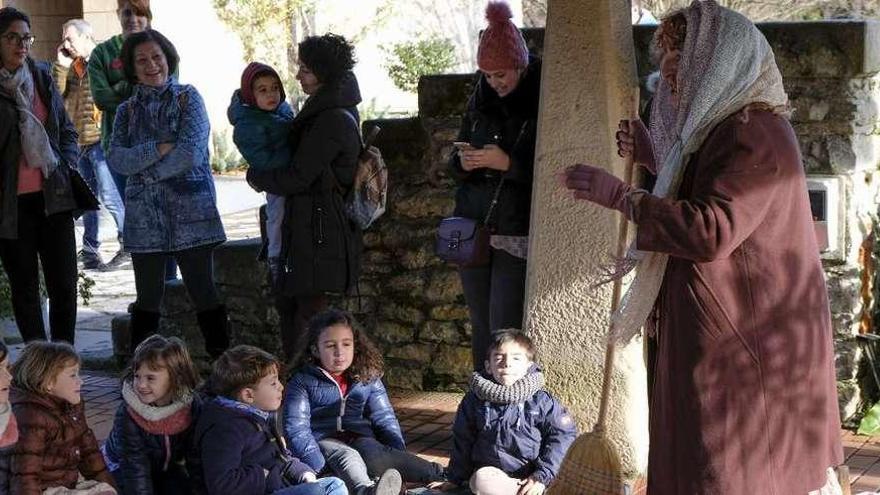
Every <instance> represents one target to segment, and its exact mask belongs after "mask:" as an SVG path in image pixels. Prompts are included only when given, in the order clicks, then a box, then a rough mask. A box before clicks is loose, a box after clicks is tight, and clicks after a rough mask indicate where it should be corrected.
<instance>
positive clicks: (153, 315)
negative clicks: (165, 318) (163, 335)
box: [129, 306, 159, 354]
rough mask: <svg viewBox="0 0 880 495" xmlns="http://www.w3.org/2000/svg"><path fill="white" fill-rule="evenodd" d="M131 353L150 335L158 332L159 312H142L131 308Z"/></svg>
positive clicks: (135, 307)
mask: <svg viewBox="0 0 880 495" xmlns="http://www.w3.org/2000/svg"><path fill="white" fill-rule="evenodd" d="M130 330H131V347H130V348H129V349H131V353H132V354H134V350H135V349H137V346H138V344H140V343H141V342H143V341H144V340H146V339H147V337H149V336H150V335H153V334H154V333H157V332H158V331H159V312H158V311H144V310H142V309H138V308H137V306H133V307H132V308H131V324H130Z"/></svg>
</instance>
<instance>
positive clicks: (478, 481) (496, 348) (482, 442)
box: [432, 329, 577, 495]
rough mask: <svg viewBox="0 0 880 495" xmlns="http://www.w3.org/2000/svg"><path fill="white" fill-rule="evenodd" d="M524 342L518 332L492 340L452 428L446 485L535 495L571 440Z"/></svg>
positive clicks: (564, 416) (497, 494)
mask: <svg viewBox="0 0 880 495" xmlns="http://www.w3.org/2000/svg"><path fill="white" fill-rule="evenodd" d="M534 359H535V348H534V345H533V344H532V341H531V339H529V338H528V337H527V336H525V335H524V334H523V333H521V332H520V331H519V330H514V329H507V330H498V331H496V332H495V333H494V334H493V340H492V342H491V344H490V345H489V353H488V356H487V358H486V363H485V369H486V374H485V375H484V374H482V373H474V374H473V377H472V378H471V386H470V388H471V389H470V391H469V392H468V393H467V394H466V395H465V396H464V399H462V401H461V404H460V405H459V406H458V413H456V415H455V424H454V425H453V427H452V455H451V457H450V459H449V472H448V476H449V481H447V482H445V483H435V484H433V485H432V488H439V489H440V490H441V491H449V490H453V489H455V488H457V487H459V486H468V485H469V487H470V489H471V491H472V492H474V493H476V494H478V495H508V494H510V495H513V494H516V495H540V494H542V493H544V489H545V488H546V487H547V486H548V485H549V484H550V483H551V482H552V481H553V479H554V478H555V477H556V474H557V473H558V472H559V466H560V465H561V464H562V459H563V458H564V457H565V453H566V452H567V451H568V448H569V447H570V446H571V444H572V442H574V439H575V437H576V436H577V428H576V427H575V424H574V421H573V420H572V417H571V416H570V415H569V414H568V411H566V410H565V407H563V406H562V404H560V403H559V401H558V400H556V398H554V397H553V396H552V395H550V393H549V392H547V391H546V390H544V389H543V388H544V375H543V374H542V373H541V371H540V370H539V369H538V367H537V366H536V365H535V362H534Z"/></svg>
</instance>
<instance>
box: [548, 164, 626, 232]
mask: <svg viewBox="0 0 880 495" xmlns="http://www.w3.org/2000/svg"><path fill="white" fill-rule="evenodd" d="M562 179H563V184H564V185H565V187H566V188H568V189H569V190H571V191H572V192H573V193H574V197H575V199H586V200H587V201H592V202H593V203H596V204H598V205H601V206H604V207H605V208H611V209H613V210H617V211H619V212H621V213H623V214H624V215H626V217H627V218H628V219H630V220H632V218H630V217H631V215H632V212H631V208H630V207H629V201H628V199H627V195H628V194H629V193H630V192H631V191H634V190H635V188H634V187H632V186H630V185H629V184H627V183H625V182H623V181H622V180H620V179H618V178H617V177H615V176H614V175H612V174H610V173H608V172H606V171H605V170H604V169H601V168H599V167H594V166H592V165H583V164H578V165H574V166H571V167H568V168H567V169H565V172H563V176H562Z"/></svg>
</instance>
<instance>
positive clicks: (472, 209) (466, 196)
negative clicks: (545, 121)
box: [449, 57, 541, 236]
mask: <svg viewBox="0 0 880 495" xmlns="http://www.w3.org/2000/svg"><path fill="white" fill-rule="evenodd" d="M540 92H541V60H540V59H539V58H535V57H532V58H530V61H529V66H528V67H527V68H526V69H525V72H524V73H523V75H522V78H521V79H520V82H519V84H518V85H517V87H516V88H515V89H514V90H513V92H511V93H510V94H508V95H507V96H505V97H503V98H502V97H500V96H499V95H498V93H497V92H496V91H495V90H494V89H492V87H491V86H489V83H488V82H487V81H486V77H485V76H482V75H481V76H480V79H479V81H478V83H477V85H476V87H475V88H474V92H473V94H472V95H471V97H470V100H468V104H467V110H466V112H465V114H464V115H463V116H462V119H461V130H460V131H459V133H458V137H457V138H456V141H461V142H466V143H471V144H472V145H474V146H475V147H477V148H482V147H483V146H486V145H489V144H494V145H497V146H498V147H500V148H501V149H502V150H503V151H504V152H505V153H507V155H508V156H509V157H510V168H509V169H508V170H507V171H506V172H501V171H498V170H492V169H488V168H479V169H476V170H472V171H470V172H468V171H465V170H464V169H463V168H462V167H461V160H460V158H459V156H458V152H457V151H455V152H453V154H452V156H451V157H450V160H449V171H450V173H451V175H452V177H453V178H454V179H455V180H456V182H457V183H458V189H457V190H456V193H455V215H456V216H460V217H465V218H471V219H475V220H479V221H481V222H482V221H483V220H484V219H485V217H486V213H487V212H488V211H489V205H490V204H491V203H492V198H493V196H494V195H495V190H496V189H497V188H498V183H499V181H500V180H501V178H502V177H503V178H504V184H503V186H502V189H501V192H500V194H499V197H498V204H497V206H496V207H495V210H494V211H493V212H492V218H491V219H490V221H489V225H490V226H492V227H493V229H494V233H496V234H499V235H520V236H524V235H528V233H529V215H530V213H531V205H532V177H533V169H534V162H535V141H536V140H537V126H538V101H539V97H540Z"/></svg>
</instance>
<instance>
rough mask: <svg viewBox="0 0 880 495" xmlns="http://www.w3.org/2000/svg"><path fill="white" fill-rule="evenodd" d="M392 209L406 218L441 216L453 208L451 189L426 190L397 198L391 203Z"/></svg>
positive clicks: (449, 212) (450, 211)
mask: <svg viewBox="0 0 880 495" xmlns="http://www.w3.org/2000/svg"><path fill="white" fill-rule="evenodd" d="M391 208H392V210H393V211H394V212H395V213H397V214H399V215H401V216H403V217H406V218H426V217H436V218H438V219H439V218H441V217H444V216H447V215H449V214H451V213H452V211H453V210H454V209H455V198H454V197H453V196H452V192H451V191H439V190H428V191H422V192H421V193H420V194H418V195H413V196H409V197H406V198H399V199H398V201H397V202H395V203H392V204H391Z"/></svg>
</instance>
